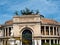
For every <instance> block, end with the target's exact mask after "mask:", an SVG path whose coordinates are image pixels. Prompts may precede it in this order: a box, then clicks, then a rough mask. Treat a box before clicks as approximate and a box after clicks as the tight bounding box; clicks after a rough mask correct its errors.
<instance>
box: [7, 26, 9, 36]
mask: <svg viewBox="0 0 60 45" xmlns="http://www.w3.org/2000/svg"><path fill="white" fill-rule="evenodd" d="M7 36H9V27H7Z"/></svg>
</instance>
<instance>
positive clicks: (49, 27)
mask: <svg viewBox="0 0 60 45" xmlns="http://www.w3.org/2000/svg"><path fill="white" fill-rule="evenodd" d="M49 35H50V26H49Z"/></svg>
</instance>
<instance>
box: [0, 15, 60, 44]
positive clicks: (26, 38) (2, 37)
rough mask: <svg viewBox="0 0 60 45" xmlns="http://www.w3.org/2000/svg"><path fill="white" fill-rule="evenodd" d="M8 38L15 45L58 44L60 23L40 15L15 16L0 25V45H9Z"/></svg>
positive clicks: (59, 42)
mask: <svg viewBox="0 0 60 45" xmlns="http://www.w3.org/2000/svg"><path fill="white" fill-rule="evenodd" d="M10 38H14V39H15V44H17V45H43V44H44V43H48V44H49V45H52V44H60V23H59V22H57V21H55V20H51V19H47V18H45V17H44V16H42V15H21V16H19V15H15V16H13V19H12V20H9V21H6V22H5V24H3V25H0V45H10V43H9V39H10Z"/></svg>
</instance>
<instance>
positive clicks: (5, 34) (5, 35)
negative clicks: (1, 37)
mask: <svg viewBox="0 0 60 45" xmlns="http://www.w3.org/2000/svg"><path fill="white" fill-rule="evenodd" d="M5 36H6V28H5Z"/></svg>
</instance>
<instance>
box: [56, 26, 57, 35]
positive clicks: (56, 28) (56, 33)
mask: <svg viewBox="0 0 60 45" xmlns="http://www.w3.org/2000/svg"><path fill="white" fill-rule="evenodd" d="M56 35H57V27H56Z"/></svg>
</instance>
